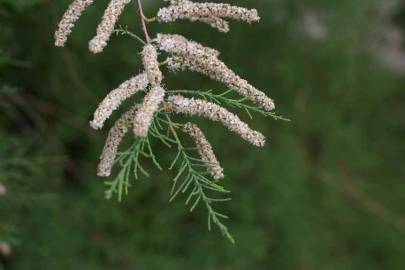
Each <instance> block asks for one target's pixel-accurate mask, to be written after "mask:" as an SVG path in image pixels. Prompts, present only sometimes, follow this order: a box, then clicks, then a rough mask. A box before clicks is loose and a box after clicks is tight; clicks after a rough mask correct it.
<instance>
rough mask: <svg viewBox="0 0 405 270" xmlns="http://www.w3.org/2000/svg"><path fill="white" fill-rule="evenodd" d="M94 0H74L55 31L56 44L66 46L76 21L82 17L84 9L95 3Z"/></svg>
mask: <svg viewBox="0 0 405 270" xmlns="http://www.w3.org/2000/svg"><path fill="white" fill-rule="evenodd" d="M93 2H94V0H75V1H73V2H72V3H71V4H70V6H69V7H68V9H67V10H66V12H65V14H64V15H63V17H62V20H61V21H60V22H59V27H58V30H56V32H55V45H56V46H58V47H63V46H65V43H66V40H67V38H68V36H69V35H70V33H71V32H72V29H73V27H74V26H75V23H76V21H77V20H78V19H79V18H80V16H81V15H82V13H83V11H84V10H85V9H86V8H87V7H88V6H90V5H91V4H93Z"/></svg>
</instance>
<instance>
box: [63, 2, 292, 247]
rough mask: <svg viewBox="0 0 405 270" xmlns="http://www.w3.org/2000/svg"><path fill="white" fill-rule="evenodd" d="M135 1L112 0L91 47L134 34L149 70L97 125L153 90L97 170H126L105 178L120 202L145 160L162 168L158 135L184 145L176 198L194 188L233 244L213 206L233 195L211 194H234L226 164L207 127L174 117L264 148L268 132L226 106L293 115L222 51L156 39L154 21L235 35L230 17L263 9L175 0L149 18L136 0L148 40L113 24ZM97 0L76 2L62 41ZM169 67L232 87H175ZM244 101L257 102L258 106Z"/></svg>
mask: <svg viewBox="0 0 405 270" xmlns="http://www.w3.org/2000/svg"><path fill="white" fill-rule="evenodd" d="M129 2H130V0H111V1H110V3H109V5H108V6H107V8H106V10H105V12H104V15H103V19H102V21H101V23H100V24H99V26H98V27H97V34H96V36H95V37H94V38H93V39H92V40H91V41H90V43H89V49H90V51H91V52H93V53H99V52H101V51H103V49H104V47H105V46H106V45H107V43H108V41H109V39H110V36H111V34H112V33H116V34H121V35H129V36H131V37H133V38H135V39H137V40H138V41H140V42H141V43H142V44H143V49H142V52H141V55H142V63H143V69H144V71H143V72H141V73H140V74H138V75H136V76H134V77H132V78H131V79H129V80H127V81H125V82H123V83H122V84H121V85H120V86H118V87H117V88H116V89H114V90H112V91H111V92H110V93H109V94H108V95H107V96H106V97H105V98H104V99H103V100H102V101H101V102H100V104H99V106H98V107H97V109H96V111H95V113H94V117H93V120H92V121H90V126H91V127H93V128H94V129H101V128H102V127H103V125H104V123H105V121H106V120H107V119H108V118H109V117H110V116H111V114H112V113H113V112H114V111H115V110H117V109H118V108H119V107H120V105H121V104H122V102H123V101H125V100H127V99H129V98H131V97H132V96H134V95H136V94H137V93H139V92H145V93H146V94H145V97H144V99H143V101H142V102H141V103H139V104H135V105H134V106H133V107H132V108H131V109H130V110H128V111H127V112H126V113H124V114H123V115H122V117H121V118H119V120H118V121H116V122H115V124H114V126H113V127H112V128H111V129H110V131H109V134H108V137H107V140H106V143H105V146H104V149H103V151H102V154H101V157H100V163H99V166H98V175H99V176H103V177H108V176H110V174H111V170H112V168H113V167H114V165H117V166H118V167H119V168H120V169H119V172H118V174H117V175H116V177H115V179H114V180H111V181H107V182H106V184H107V186H108V190H107V191H106V197H107V198H111V197H112V196H113V195H115V194H116V195H117V196H118V200H121V199H122V197H123V195H126V194H128V190H129V187H130V178H131V175H133V176H134V177H135V179H137V178H138V172H140V173H142V174H144V175H145V176H149V173H148V172H147V171H146V169H145V168H144V167H143V166H142V165H141V160H140V159H141V157H143V158H149V159H151V160H152V161H153V163H154V164H155V165H156V167H157V168H159V169H162V166H161V165H160V163H159V162H158V160H157V157H156V156H155V154H154V152H153V149H152V143H151V141H152V140H158V141H160V142H161V143H162V144H164V145H166V146H168V147H170V148H172V147H173V146H174V147H175V148H176V149H177V155H176V156H175V158H174V159H173V162H172V164H171V165H170V166H169V169H170V170H173V169H175V168H176V169H177V173H176V175H175V177H174V178H173V187H172V190H171V193H170V194H171V199H170V200H173V199H174V198H176V197H177V196H178V195H179V194H181V193H186V192H188V196H187V199H186V204H190V205H191V206H190V211H192V210H194V209H195V208H196V207H197V205H199V204H200V203H201V202H202V203H203V205H205V208H206V209H207V212H208V228H209V229H211V224H215V225H217V227H218V228H219V229H220V231H221V232H222V234H223V235H224V236H226V237H227V238H228V239H229V240H230V241H231V242H234V239H233V237H232V236H231V234H230V233H229V231H228V229H227V227H226V226H225V225H224V224H223V222H222V220H223V219H226V218H227V216H226V215H224V214H221V213H219V212H218V211H216V210H215V209H214V203H216V202H223V201H228V200H229V198H227V197H226V198H213V197H211V196H210V195H209V194H208V193H209V192H212V191H214V192H217V193H219V194H224V193H225V194H226V193H229V192H228V191H227V190H226V189H225V188H224V187H222V186H221V185H219V184H218V183H217V181H218V180H220V179H222V178H223V177H224V169H223V168H222V167H221V165H220V163H219V161H218V159H217V158H216V156H215V153H214V150H213V147H212V146H211V145H210V143H209V141H208V140H207V138H206V137H205V135H204V133H203V131H202V130H201V129H200V128H199V127H198V126H197V125H195V124H193V123H186V124H182V123H177V122H175V121H173V120H172V115H173V114H178V113H181V114H187V115H190V116H201V117H204V118H207V119H209V120H211V121H214V122H219V123H221V124H222V125H223V126H224V127H226V128H227V129H228V130H229V131H232V132H234V133H236V134H238V135H239V136H240V137H242V138H243V139H244V140H246V141H248V142H250V143H251V144H252V145H254V146H258V147H262V146H264V144H265V141H266V139H265V137H264V135H263V134H262V133H260V132H258V131H255V130H252V129H251V128H250V127H249V126H248V124H247V123H245V122H243V121H242V120H241V119H240V118H239V117H238V116H237V115H236V114H234V113H231V112H230V111H228V110H227V109H225V107H224V106H230V107H234V108H239V109H243V110H245V111H246V112H247V113H248V114H249V116H250V117H251V114H252V113H259V114H261V115H263V116H269V117H272V118H274V119H276V120H287V119H285V118H283V117H281V116H278V115H276V114H275V113H274V112H273V110H274V108H275V105H274V101H273V100H272V99H271V98H270V97H268V96H267V95H266V94H265V93H264V92H263V91H261V90H259V89H257V88H255V87H254V86H253V85H251V84H250V83H249V82H248V81H247V80H245V79H243V78H241V77H239V76H238V75H237V74H236V73H234V72H233V71H232V70H231V69H230V68H228V66H227V65H226V64H225V63H223V62H222V61H221V60H220V59H219V57H220V52H219V51H217V50H216V49H212V48H209V47H206V46H203V45H202V44H200V43H198V42H195V41H191V40H189V39H187V38H186V37H183V36H181V35H177V34H157V35H156V37H155V38H151V37H150V36H149V32H148V29H147V24H148V23H151V22H155V21H156V22H159V23H168V22H174V21H176V20H178V19H187V20H189V21H191V22H195V21H199V22H203V23H206V24H208V25H210V26H211V27H214V28H216V29H218V30H219V31H220V32H228V31H229V25H228V22H227V21H226V19H234V20H239V21H244V22H247V23H252V22H257V21H259V19H260V17H259V16H258V12H257V10H256V9H247V8H242V7H237V6H231V5H229V4H219V3H194V2H192V1H189V0H170V5H169V6H167V7H162V8H160V9H159V11H158V12H157V15H156V17H154V18H152V19H148V18H147V17H146V16H145V15H144V10H143V7H142V1H141V0H137V4H138V13H139V16H140V20H141V29H142V32H143V34H144V36H145V41H144V40H143V39H142V38H140V37H139V36H138V35H136V34H134V33H131V32H129V31H128V30H127V29H126V28H125V29H124V28H122V27H121V28H118V29H114V28H115V24H116V23H117V21H118V18H119V16H120V15H121V13H122V12H123V11H124V8H125V6H126V5H127V4H128V3H129ZM92 3H93V0H74V1H73V2H72V4H71V5H70V6H69V8H68V10H67V11H66V13H65V14H64V16H63V17H62V20H61V22H60V23H59V28H58V30H57V31H56V33H55V45H56V46H64V44H65V43H66V40H67V37H68V36H69V35H70V33H71V31H72V28H73V26H74V24H75V22H76V21H77V20H78V19H79V17H80V16H81V14H82V13H83V12H84V10H85V9H86V8H88V7H89V6H90V5H91V4H92ZM160 52H164V53H166V54H168V57H167V58H166V59H165V60H163V61H161V62H160V61H159V56H160V54H159V53H160ZM162 66H166V67H168V69H169V70H170V71H178V70H184V69H189V70H191V71H195V72H199V73H202V74H203V75H206V76H208V77H209V78H211V79H214V80H217V81H219V82H222V83H223V84H225V85H226V86H227V87H228V88H229V89H230V90H229V91H226V92H224V93H222V94H214V93H213V92H212V91H206V92H202V91H197V90H194V91H191V90H170V89H168V86H167V85H164V83H163V81H164V76H163V73H162V71H161V70H160V69H161V67H162ZM230 92H235V93H237V94H238V95H241V96H242V98H239V99H232V98H230V97H228V93H230ZM185 95H188V96H191V97H187V96H185ZM245 101H250V102H252V105H251V104H249V103H245ZM130 130H132V132H133V134H134V137H135V138H134V143H133V144H132V146H131V147H130V148H129V149H128V150H126V151H123V152H119V151H118V149H119V146H120V144H121V141H122V140H123V138H124V136H125V135H126V134H127V133H128V131H130ZM180 131H181V132H183V133H184V134H187V135H188V136H189V137H190V138H191V139H192V140H193V141H194V144H195V147H192V148H187V147H185V146H184V144H183V142H182V141H181V139H180V136H179V132H180Z"/></svg>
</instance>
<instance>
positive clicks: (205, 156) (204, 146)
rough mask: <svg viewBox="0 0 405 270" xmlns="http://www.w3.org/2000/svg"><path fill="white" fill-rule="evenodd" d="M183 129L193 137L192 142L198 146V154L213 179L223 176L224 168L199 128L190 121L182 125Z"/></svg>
mask: <svg viewBox="0 0 405 270" xmlns="http://www.w3.org/2000/svg"><path fill="white" fill-rule="evenodd" d="M183 131H184V132H186V133H187V134H188V135H190V137H191V138H193V140H194V143H195V144H196V146H197V148H198V154H199V155H200V157H201V159H202V160H203V161H205V162H206V163H207V168H208V172H209V173H210V174H211V176H212V177H213V178H214V179H215V180H219V179H222V178H224V169H223V168H222V167H221V165H220V164H219V162H218V160H217V157H216V156H215V154H214V151H213V150H212V146H211V144H210V143H209V142H208V140H207V139H206V138H205V136H204V133H203V132H202V131H201V129H200V128H199V127H198V126H197V125H195V124H192V123H187V124H185V125H184V127H183Z"/></svg>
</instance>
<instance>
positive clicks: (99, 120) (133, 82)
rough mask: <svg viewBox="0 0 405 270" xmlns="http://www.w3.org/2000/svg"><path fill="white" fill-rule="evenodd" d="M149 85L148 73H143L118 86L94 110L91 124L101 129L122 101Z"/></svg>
mask: <svg viewBox="0 0 405 270" xmlns="http://www.w3.org/2000/svg"><path fill="white" fill-rule="evenodd" d="M147 86H148V79H147V76H146V73H141V74H139V75H137V76H135V77H133V78H131V79H129V80H127V81H125V82H123V83H122V84H121V85H120V86H119V87H118V88H116V89H114V90H112V91H111V92H110V93H109V94H108V95H107V96H106V97H105V98H104V99H103V101H102V102H101V103H100V104H99V105H98V107H97V109H96V111H95V112H94V117H93V120H92V121H91V122H90V126H91V127H92V128H94V129H101V128H102V127H103V125H104V122H105V121H106V120H107V119H108V118H109V117H110V116H111V114H112V113H113V111H115V110H116V109H117V108H118V107H119V106H120V105H121V103H122V102H123V101H124V100H126V99H128V98H129V97H131V96H133V95H135V94H136V93H138V92H139V91H141V90H144V89H145V88H146V87H147Z"/></svg>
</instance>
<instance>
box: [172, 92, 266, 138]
mask: <svg viewBox="0 0 405 270" xmlns="http://www.w3.org/2000/svg"><path fill="white" fill-rule="evenodd" d="M167 107H168V110H170V111H173V112H176V113H183V114H186V115H190V116H194V115H197V116H202V117H205V118H208V119H210V120H211V121H214V122H220V123H221V124H222V125H224V126H225V127H226V128H227V129H229V130H230V131H232V132H235V133H236V134H238V135H240V136H241V137H242V138H243V139H245V140H246V141H248V142H250V143H251V144H253V145H255V146H264V144H265V143H266V139H265V137H264V136H263V134H261V133H260V132H258V131H255V130H252V129H251V128H250V127H249V126H248V125H247V124H246V123H245V122H243V121H242V120H240V119H239V117H238V116H236V115H235V114H233V113H231V112H229V111H228V110H226V109H225V108H223V107H221V106H219V105H217V104H214V103H212V102H208V101H205V100H201V99H194V98H186V97H183V96H181V95H175V96H170V97H169V98H168V101H167Z"/></svg>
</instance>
